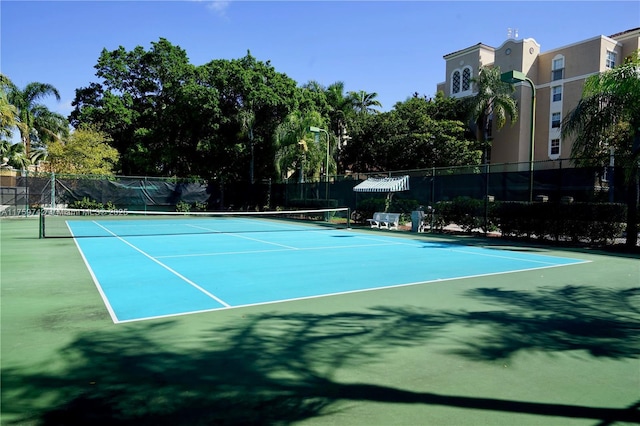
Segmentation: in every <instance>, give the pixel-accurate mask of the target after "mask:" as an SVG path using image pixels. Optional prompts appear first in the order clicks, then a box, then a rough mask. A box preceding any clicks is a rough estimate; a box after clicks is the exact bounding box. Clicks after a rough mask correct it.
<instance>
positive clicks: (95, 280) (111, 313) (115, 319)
mask: <svg viewBox="0 0 640 426" xmlns="http://www.w3.org/2000/svg"><path fill="white" fill-rule="evenodd" d="M66 224H67V228H68V229H69V233H70V234H71V236H72V237H73V242H74V243H75V244H76V248H77V249H78V251H79V252H80V256H81V257H82V260H83V261H84V264H85V266H86V267H87V270H88V271H89V275H91V279H92V280H93V284H94V285H95V286H96V288H97V289H98V293H100V297H101V298H102V301H103V302H104V305H105V306H106V307H107V311H108V312H109V316H111V321H113V323H114V324H117V323H118V316H117V315H116V313H115V311H114V310H113V307H112V306H111V303H109V299H108V298H107V295H106V294H104V291H102V286H101V285H100V281H98V277H96V275H95V274H94V273H93V269H91V265H90V264H89V261H88V260H87V258H86V257H85V256H84V252H83V251H82V249H81V248H80V244H78V239H77V238H75V236H74V235H73V231H72V230H71V227H70V226H69V222H68V221H67V222H66Z"/></svg>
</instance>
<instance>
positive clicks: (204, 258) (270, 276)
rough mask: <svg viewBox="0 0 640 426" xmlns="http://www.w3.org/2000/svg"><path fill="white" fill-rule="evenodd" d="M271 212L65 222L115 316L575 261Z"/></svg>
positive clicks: (162, 313)
mask: <svg viewBox="0 0 640 426" xmlns="http://www.w3.org/2000/svg"><path fill="white" fill-rule="evenodd" d="M279 216H280V215H272V216H271V217H268V218H264V217H257V218H256V217H253V216H251V215H245V216H237V215H234V216H227V215H218V216H212V217H203V216H197V215H195V216H191V215H186V216H185V215H182V216H179V217H175V215H160V216H159V218H158V217H153V216H147V215H143V216H141V217H135V219H134V217H133V215H127V217H125V218H117V219H109V217H106V218H103V217H98V218H96V219H94V220H86V218H80V219H76V220H74V219H73V217H71V218H69V219H68V220H66V225H67V226H68V227H69V229H70V233H71V234H72V235H73V236H75V237H77V238H76V244H77V245H78V249H79V250H80V252H81V253H82V256H83V258H84V260H85V262H86V264H87V267H88V269H89V270H90V271H91V275H92V277H93V279H94V281H95V283H96V286H97V288H98V290H99V291H100V294H101V295H102V297H103V299H104V301H105V305H106V306H107V309H108V310H109V313H110V314H111V317H112V319H113V321H114V322H116V323H119V322H125V321H135V320H142V319H150V318H158V317H165V316H171V315H181V314H188V313H196V312H206V311H212V310H218V309H228V308H234V307H246V306H251V305H257V304H264V303H274V302H285V301H291V300H296V299H303V298H312V297H321V296H329V295H338V294H345V293H350V292H357V291H367V290H376V289H382V288H392V287H396V286H407V285H416V284H423V283H429V282H435V281H442V280H452V279H460V278H468V277H477V276H483V275H491V274H503V273H510V272H518V271H526V270H532V269H541V268H550V267H558V266H569V265H575V264H579V263H581V262H582V260H580V259H569V258H562V257H554V256H544V255H539V254H531V253H524V252H517V251H513V250H495V249H487V248H479V247H460V246H459V245H453V244H445V243H434V242H429V241H425V240H420V239H417V240H407V239H404V238H398V237H394V236H392V234H391V233H386V234H383V233H379V234H376V235H372V234H371V233H363V232H358V231H356V230H351V229H335V228H332V227H327V226H326V225H325V223H324V222H321V224H320V225H315V224H314V223H313V222H311V223H308V222H305V223H301V224H300V223H295V222H292V221H290V220H280V218H279Z"/></svg>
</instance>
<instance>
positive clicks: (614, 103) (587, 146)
mask: <svg viewBox="0 0 640 426" xmlns="http://www.w3.org/2000/svg"><path fill="white" fill-rule="evenodd" d="M561 134H562V136H563V138H564V137H569V136H574V137H575V140H574V142H573V145H572V149H571V156H572V158H573V159H574V160H575V161H576V162H577V163H578V164H586V165H597V166H603V165H606V164H607V163H608V161H609V156H610V154H611V152H612V151H613V152H614V155H615V157H614V158H615V164H616V170H623V171H624V176H625V179H624V181H625V183H626V193H627V229H626V233H627V238H626V245H627V246H628V247H635V246H636V245H637V241H638V201H639V200H638V195H639V188H638V186H639V180H640V177H639V163H640V51H637V52H635V53H634V54H633V55H632V56H631V57H630V58H628V59H627V61H626V62H625V63H624V64H622V65H620V66H618V67H615V68H613V69H611V70H608V71H606V72H603V73H600V74H596V75H593V76H591V77H589V78H588V79H587V80H586V81H585V84H584V88H583V92H582V98H581V99H580V101H579V102H578V104H577V105H576V107H575V108H574V109H572V110H571V111H570V112H569V113H568V114H567V115H566V116H565V118H564V119H563V121H562V124H561Z"/></svg>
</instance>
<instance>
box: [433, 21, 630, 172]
mask: <svg viewBox="0 0 640 426" xmlns="http://www.w3.org/2000/svg"><path fill="white" fill-rule="evenodd" d="M638 49H640V28H634V29H631V30H627V31H623V32H620V33H617V34H613V35H610V36H604V35H600V36H596V37H593V38H590V39H587V40H582V41H576V42H575V43H573V44H570V45H567V46H563V47H559V48H555V49H553V50H549V51H544V52H543V51H542V49H541V46H540V45H539V44H538V43H537V42H536V41H535V40H534V39H532V38H526V39H518V38H517V36H515V37H514V36H512V37H508V39H507V40H506V41H505V42H504V43H503V44H502V45H501V46H500V47H491V46H487V45H485V44H482V43H478V44H476V45H474V46H471V47H468V48H466V49H462V50H459V51H456V52H453V53H449V54H447V55H444V60H445V61H446V80H445V81H444V82H442V83H439V84H438V88H437V89H438V91H442V92H443V93H444V94H445V96H450V97H465V96H472V95H474V87H473V86H474V85H473V82H472V81H471V80H472V79H473V78H474V77H475V76H477V75H478V70H479V69H480V68H481V67H483V66H493V67H500V71H501V72H502V73H504V72H508V71H520V72H522V73H524V74H525V75H526V77H527V78H528V79H529V80H530V81H531V82H532V83H533V86H534V87H535V97H536V99H535V100H536V102H535V133H534V134H535V138H534V146H535V149H534V160H535V161H541V160H549V159H554V160H555V159H565V158H569V156H570V153H571V143H572V141H571V140H562V138H561V136H560V123H561V121H562V119H563V118H564V116H565V115H566V114H567V113H568V112H569V111H571V110H572V109H573V108H574V107H575V106H576V105H577V103H578V101H579V100H580V97H581V95H582V88H583V85H584V82H585V80H586V79H587V78H588V77H589V76H591V75H594V74H597V73H601V72H603V71H606V70H607V69H610V68H613V67H614V66H616V65H618V64H620V63H621V62H622V61H624V58H625V57H628V56H629V55H631V53H633V52H634V51H636V50H638ZM515 89H516V91H515V93H514V97H515V99H516V100H517V102H518V107H519V113H520V117H519V120H518V121H517V122H515V123H513V125H511V123H510V122H508V123H507V124H506V125H505V126H504V127H503V128H502V129H500V130H496V129H495V128H493V129H491V134H492V137H493V142H492V150H491V155H490V162H491V163H526V162H528V161H529V159H530V146H531V143H530V135H531V131H530V129H531V107H532V102H531V99H532V94H533V93H532V92H533V91H532V90H531V84H529V82H527V81H525V82H519V83H517V84H515Z"/></svg>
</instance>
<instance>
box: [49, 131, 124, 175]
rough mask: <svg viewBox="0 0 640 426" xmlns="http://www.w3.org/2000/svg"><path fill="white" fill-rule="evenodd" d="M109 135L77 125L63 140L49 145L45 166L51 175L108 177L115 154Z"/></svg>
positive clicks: (113, 163)
mask: <svg viewBox="0 0 640 426" xmlns="http://www.w3.org/2000/svg"><path fill="white" fill-rule="evenodd" d="M109 142H110V138H109V136H108V135H107V134H106V133H104V132H102V131H99V130H96V129H95V128H92V127H91V126H88V125H86V126H81V127H80V128H79V129H76V130H75V131H74V132H73V133H71V135H70V136H69V137H68V138H65V140H63V141H55V142H53V143H51V144H50V145H49V154H48V158H47V159H48V163H49V168H50V171H52V172H55V173H78V174H94V175H111V174H113V171H114V167H115V165H116V164H117V162H118V151H117V150H116V149H115V148H113V147H112V146H110V145H109Z"/></svg>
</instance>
